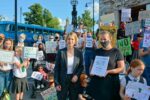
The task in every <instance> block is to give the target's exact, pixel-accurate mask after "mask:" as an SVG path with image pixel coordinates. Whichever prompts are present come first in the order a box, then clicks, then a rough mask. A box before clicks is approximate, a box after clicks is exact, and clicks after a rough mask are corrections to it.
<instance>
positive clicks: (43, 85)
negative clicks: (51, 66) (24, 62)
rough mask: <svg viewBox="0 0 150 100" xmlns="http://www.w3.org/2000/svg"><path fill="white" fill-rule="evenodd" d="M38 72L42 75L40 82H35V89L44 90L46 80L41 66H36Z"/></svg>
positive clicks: (45, 74)
mask: <svg viewBox="0 0 150 100" xmlns="http://www.w3.org/2000/svg"><path fill="white" fill-rule="evenodd" d="M38 72H40V73H41V74H42V75H43V78H42V80H40V81H39V80H36V83H37V89H40V88H44V87H45V86H46V80H47V78H48V76H47V73H46V72H45V71H44V68H43V66H42V65H38Z"/></svg>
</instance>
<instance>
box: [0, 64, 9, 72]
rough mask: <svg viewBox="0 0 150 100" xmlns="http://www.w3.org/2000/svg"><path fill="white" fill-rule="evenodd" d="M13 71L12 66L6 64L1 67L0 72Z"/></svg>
mask: <svg viewBox="0 0 150 100" xmlns="http://www.w3.org/2000/svg"><path fill="white" fill-rule="evenodd" d="M11 69H12V64H8V63H6V64H4V65H3V66H0V70H2V71H8V70H11Z"/></svg>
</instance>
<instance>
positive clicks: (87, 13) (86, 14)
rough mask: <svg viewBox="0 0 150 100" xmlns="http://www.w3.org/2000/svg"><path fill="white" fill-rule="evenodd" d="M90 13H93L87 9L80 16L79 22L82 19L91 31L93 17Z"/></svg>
mask: <svg viewBox="0 0 150 100" xmlns="http://www.w3.org/2000/svg"><path fill="white" fill-rule="evenodd" d="M90 15H91V13H90V11H88V10H85V11H84V13H83V14H82V16H81V17H80V16H78V23H79V22H81V21H82V22H83V23H84V25H85V26H86V27H87V30H88V31H91V30H92V27H93V18H91V16H90ZM94 25H95V21H94Z"/></svg>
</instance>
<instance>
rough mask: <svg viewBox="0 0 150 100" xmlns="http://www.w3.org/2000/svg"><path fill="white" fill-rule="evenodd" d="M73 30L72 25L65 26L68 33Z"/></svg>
mask: <svg viewBox="0 0 150 100" xmlns="http://www.w3.org/2000/svg"><path fill="white" fill-rule="evenodd" d="M72 31H73V25H71V24H70V25H68V26H67V27H66V33H67V34H69V33H71V32H72Z"/></svg>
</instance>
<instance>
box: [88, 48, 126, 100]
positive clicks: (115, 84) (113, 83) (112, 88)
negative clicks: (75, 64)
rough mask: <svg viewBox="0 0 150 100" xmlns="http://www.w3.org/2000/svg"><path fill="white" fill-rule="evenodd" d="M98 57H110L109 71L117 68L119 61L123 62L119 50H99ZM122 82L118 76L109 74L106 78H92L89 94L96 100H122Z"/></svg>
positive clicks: (97, 51)
mask: <svg viewBox="0 0 150 100" xmlns="http://www.w3.org/2000/svg"><path fill="white" fill-rule="evenodd" d="M96 56H107V57H109V63H108V68H107V70H111V69H115V68H117V61H120V60H123V59H124V58H123V55H122V54H121V52H120V51H119V50H118V49H117V48H112V49H111V50H104V49H102V48H101V49H97V50H96ZM119 89H120V81H119V75H118V74H108V75H107V76H106V77H101V78H100V77H98V76H92V77H91V81H90V84H89V87H88V92H89V94H90V95H91V96H92V97H93V98H94V99H95V100H120V96H119Z"/></svg>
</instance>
